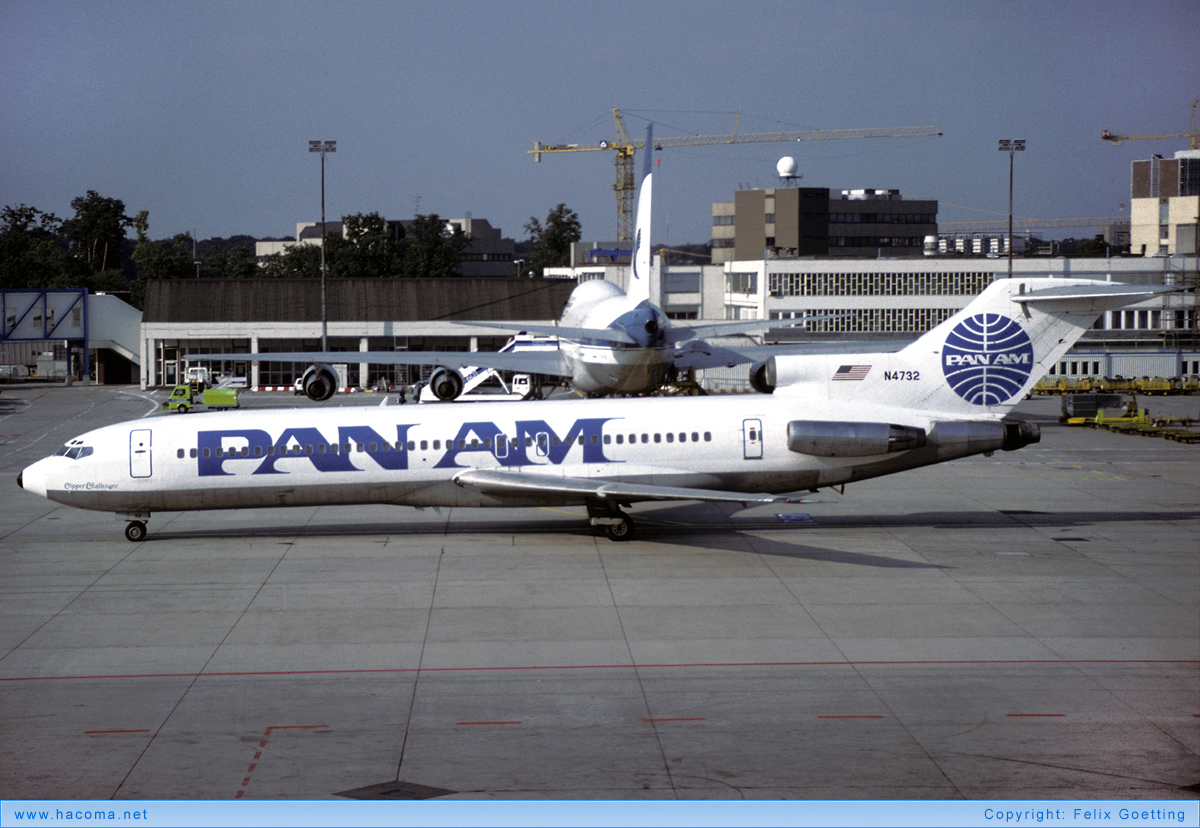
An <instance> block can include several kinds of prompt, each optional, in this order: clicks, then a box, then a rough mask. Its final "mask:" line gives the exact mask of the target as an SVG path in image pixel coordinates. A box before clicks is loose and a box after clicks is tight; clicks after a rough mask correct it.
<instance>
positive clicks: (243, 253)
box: [0, 190, 581, 308]
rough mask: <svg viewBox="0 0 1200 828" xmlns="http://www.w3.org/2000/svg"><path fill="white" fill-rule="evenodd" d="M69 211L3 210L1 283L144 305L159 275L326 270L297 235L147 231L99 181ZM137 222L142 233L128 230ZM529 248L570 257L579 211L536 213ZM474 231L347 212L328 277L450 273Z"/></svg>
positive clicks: (331, 236) (429, 219) (331, 242)
mask: <svg viewBox="0 0 1200 828" xmlns="http://www.w3.org/2000/svg"><path fill="white" fill-rule="evenodd" d="M71 208H72V209H73V210H74V211H75V215H74V217H72V218H68V219H62V218H59V217H58V216H56V215H55V214H53V213H47V212H43V211H42V210H39V209H37V208H36V207H30V206H28V205H25V204H20V205H17V206H15V207H14V206H7V207H4V208H3V210H0V289H21V288H68V287H69V288H81V287H82V288H88V289H89V290H91V291H92V292H96V291H107V292H111V293H121V294H128V298H129V301H130V303H131V304H132V305H134V306H135V307H138V308H140V307H142V303H143V298H144V296H145V292H146V284H147V283H148V282H150V281H151V280H155V279H196V278H201V279H204V278H211V279H248V278H268V279H299V278H316V277H319V276H320V275H321V248H320V247H319V246H317V245H314V244H293V245H291V246H289V247H287V248H286V249H285V250H284V251H283V252H282V253H275V254H272V255H269V256H266V257H264V260H263V261H262V262H261V263H260V262H259V261H258V259H257V257H256V255H255V239H254V238H253V237H251V236H233V237H231V238H228V239H224V238H212V239H206V240H204V241H197V240H196V239H194V238H192V236H191V235H190V234H187V233H180V234H177V235H175V236H174V237H173V238H171V239H159V240H152V239H150V237H149V227H150V215H149V212H148V211H146V210H142V211H141V212H139V213H137V214H135V215H133V216H129V215H128V214H127V213H126V208H125V203H124V202H123V201H121V200H120V199H116V198H108V197H105V196H101V195H100V194H99V193H97V192H96V191H95V190H89V191H88V192H87V195H84V196H80V197H79V198H76V199H73V200H72V201H71ZM130 229H132V230H133V231H134V232H135V238H134V239H130V238H129V237H128V235H127V232H128V231H129V230H130ZM525 230H526V232H528V233H529V234H530V238H529V240H528V241H527V242H525V243H523V244H522V245H520V246H521V247H522V248H524V250H525V251H527V252H526V253H525V255H526V258H527V259H528V261H529V269H530V270H532V271H533V272H535V273H538V274H540V273H541V269H542V268H544V267H555V266H561V265H565V264H568V263H569V259H570V245H571V242H575V241H579V239H580V238H581V228H580V224H579V219H578V216H576V215H575V213H574V211H573V210H570V209H569V208H567V207H566V205H564V204H559V205H558V206H557V207H555V208H554V209H553V210H551V211H550V213H549V214H548V215H547V217H546V221H545V223H544V224H543V223H542V222H540V221H538V219H537V218H536V217H531V218H530V220H529V222H528V223H527V224H526V225H525ZM470 242H471V239H470V237H469V236H468V235H467V234H465V233H463V231H462V229H461V228H458V227H452V226H450V225H449V224H448V223H447V222H446V221H445V220H444V219H442V218H440V217H439V216H438V215H437V214H436V213H434V214H429V215H419V216H417V217H416V218H414V219H413V220H412V221H408V222H404V223H401V222H394V221H393V222H389V221H386V220H385V219H384V218H383V217H381V216H380V215H379V214H378V213H355V214H352V215H348V216H344V217H343V219H342V232H331V233H328V234H327V235H326V237H325V266H326V270H327V274H328V276H329V277H330V278H350V277H354V278H447V277H455V276H458V275H460V269H459V266H460V263H461V261H462V258H463V255H464V251H465V250H466V249H467V246H468V245H469V244H470Z"/></svg>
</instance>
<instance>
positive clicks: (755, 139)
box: [529, 109, 942, 242]
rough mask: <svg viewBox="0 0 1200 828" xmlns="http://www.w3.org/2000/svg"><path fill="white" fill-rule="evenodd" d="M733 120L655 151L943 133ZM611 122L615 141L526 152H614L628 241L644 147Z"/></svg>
mask: <svg viewBox="0 0 1200 828" xmlns="http://www.w3.org/2000/svg"><path fill="white" fill-rule="evenodd" d="M740 117H741V115H740V113H739V115H738V118H737V119H735V120H734V125H733V132H732V133H731V134H729V135H681V136H676V137H668V138H655V139H654V147H653V148H654V149H656V150H658V149H665V148H669V147H701V146H717V145H720V144H758V143H767V142H787V141H833V140H841V139H847V138H924V137H930V136H939V135H941V134H942V131H941V130H940V129H938V128H937V127H933V126H919V127H892V128H883V129H806V130H799V131H794V132H750V133H743V134H741V135H739V134H738V131H737V121H738V120H740ZM613 123H614V125H615V128H616V140H615V141H601V142H600V143H598V144H543V143H542V142H541V141H534V142H533V149H531V150H529V153H530V154H531V155H532V156H533V160H534V161H535V162H538V161H541V160H542V154H543V153H552V152H615V153H616V154H617V155H616V158H615V159H614V164H615V168H616V172H615V176H614V181H613V191H614V192H615V193H616V196H617V240H618V241H622V242H627V241H630V240H631V239H632V237H633V233H632V231H633V197H634V193H635V190H636V186H635V184H634V181H633V156H634V153H635V152H636V151H637V150H638V149H640V148H643V147H645V146H646V141H645V140H644V139H631V138H630V137H629V133H628V132H626V131H625V122H624V120H623V119H622V118H621V110H619V109H614V110H613Z"/></svg>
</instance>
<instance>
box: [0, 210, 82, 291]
mask: <svg viewBox="0 0 1200 828" xmlns="http://www.w3.org/2000/svg"><path fill="white" fill-rule="evenodd" d="M61 227H62V221H61V220H60V219H59V218H58V216H56V215H54V214H53V213H44V212H42V211H41V210H39V209H37V208H36V207H29V206H27V205H25V204H21V205H18V206H16V207H11V206H10V207H5V208H4V209H3V210H2V211H0V288H5V289H9V290H14V289H19V288H50V287H80V286H83V285H86V284H87V279H88V276H89V275H90V274H89V273H88V269H87V267H86V265H85V264H84V263H83V262H81V261H80V260H78V259H76V258H75V257H73V256H72V255H71V254H70V253H69V252H68V251H67V248H66V244H65V243H64V242H63V241H62V239H61V235H60V234H61Z"/></svg>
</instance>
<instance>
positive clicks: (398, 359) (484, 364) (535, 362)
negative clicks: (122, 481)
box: [184, 350, 571, 377]
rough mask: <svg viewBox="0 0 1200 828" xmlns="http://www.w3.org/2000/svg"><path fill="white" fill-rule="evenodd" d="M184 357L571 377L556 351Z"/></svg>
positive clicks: (292, 352) (352, 352) (213, 355)
mask: <svg viewBox="0 0 1200 828" xmlns="http://www.w3.org/2000/svg"><path fill="white" fill-rule="evenodd" d="M184 359H194V360H198V359H236V360H258V361H259V362H307V363H309V364H316V363H322V364H325V365H332V364H336V363H342V362H345V363H350V364H353V363H358V362H370V363H374V364H376V365H444V366H446V367H447V368H466V367H471V368H495V369H497V370H499V371H520V372H522V373H527V374H549V375H550V376H555V377H569V376H571V370H570V368H569V367H568V366H567V365H566V364H565V362H564V361H563V359H562V356H561V352H560V351H557V350H546V351H526V352H523V353H499V352H496V351H272V352H270V353H264V354H187V355H185V356H184Z"/></svg>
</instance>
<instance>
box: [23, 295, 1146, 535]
mask: <svg viewBox="0 0 1200 828" xmlns="http://www.w3.org/2000/svg"><path fill="white" fill-rule="evenodd" d="M1160 290H1162V289H1161V288H1153V287H1143V286H1134V285H1114V284H1112V283H1104V282H1092V281H1088V280H1081V279H1020V280H1017V279H1014V280H1001V281H998V282H995V283H994V284H992V285H991V286H990V287H988V288H987V289H986V290H985V291H984V292H983V293H982V294H980V295H979V296H978V297H976V298H975V300H973V301H972V302H971V303H970V305H968V307H967V308H965V309H964V310H963V311H960V312H959V313H958V314H956V315H955V316H954V317H952V318H950V319H948V320H946V321H945V322H943V323H942V324H941V325H939V326H937V327H936V328H934V329H933V330H931V331H929V332H928V333H926V334H925V335H923V336H922V337H921V338H919V339H918V340H917V341H916V342H914V343H913V344H911V345H910V346H908V347H906V348H904V349H903V350H901V351H898V352H896V353H875V354H858V355H851V356H849V357H847V356H844V355H840V354H834V355H807V356H776V357H773V358H771V359H770V360H768V362H767V364H766V370H765V377H766V380H767V381H768V382H769V383H770V385H771V386H773V387H774V389H775V390H774V393H773V394H752V395H737V396H727V397H700V398H695V397H694V398H681V397H677V398H669V397H652V398H637V399H593V400H565V401H554V402H512V403H476V404H471V405H460V406H436V407H425V406H405V407H400V406H392V407H379V408H359V407H352V408H345V407H336V408H331V409H322V408H316V409H314V408H307V409H256V410H241V411H236V412H222V413H214V414H195V415H189V416H187V417H163V418H153V419H149V420H139V421H135V422H131V423H123V424H118V425H113V426H107V427H105V428H101V429H97V430H95V431H92V432H89V433H87V434H84V435H82V436H81V437H79V438H77V439H75V440H72V441H71V442H70V443H68V444H67V445H65V446H63V448H62V449H60V450H59V452H58V453H57V454H56V455H54V456H52V457H48V458H46V459H44V460H40V461H38V462H37V463H34V464H33V465H31V466H30V467H28V468H27V469H25V470H24V471H23V472H22V474H21V475H20V477H19V479H18V482H19V483H20V484H21V485H22V486H23V487H24V488H25V489H26V490H27V491H29V492H33V493H36V494H38V495H41V496H43V497H47V498H49V499H51V500H54V501H57V502H60V503H65V504H68V505H71V506H77V507H80V508H85V509H96V510H102V511H112V512H117V513H124V514H127V515H129V516H131V522H130V523H129V528H127V532H126V534H127V535H128V536H130V538H131V539H133V540H140V539H141V538H142V537H144V534H145V524H144V523H143V521H144V519H145V517H147V516H148V515H149V513H150V512H153V511H163V510H171V511H174V510H187V509H232V508H249V507H265V506H286V505H311V504H352V503H395V504H406V505H412V506H534V505H569V504H582V505H586V506H587V507H588V511H589V514H590V515H591V516H592V520H593V523H596V524H600V525H604V526H605V527H606V528H607V530H608V531H609V535H610V536H611V537H614V538H618V539H619V538H623V537H627V536H628V532H629V528H630V526H631V523H630V522H629V520H628V516H627V515H625V514H624V513H623V512H621V510H620V507H622V506H626V505H628V504H631V503H635V502H638V501H646V500H712V501H727V502H736V503H770V502H774V501H777V500H780V499H783V498H782V496H785V495H787V494H788V493H792V492H798V491H803V490H806V489H815V488H818V487H822V486H834V485H839V484H843V483H847V482H852V481H856V480H863V479H867V478H871V477H877V476H880V475H885V474H891V473H893V472H898V471H903V470H905V469H911V468H917V467H920V466H925V465H929V464H932V463H939V462H942V461H945V460H952V459H955V458H958V457H965V456H969V455H974V454H981V453H990V452H992V451H995V450H997V449H1014V448H1020V447H1021V446H1023V445H1027V444H1028V443H1030V442H1034V441H1036V440H1037V439H1038V432H1037V428H1036V426H1032V425H1028V424H1025V423H1021V422H1019V421H1016V420H1010V419H1008V418H1007V417H1006V415H1007V414H1008V413H1009V412H1010V411H1011V409H1012V407H1013V406H1014V405H1015V404H1016V403H1017V402H1018V401H1020V400H1021V399H1022V398H1023V397H1024V395H1025V394H1026V393H1028V391H1029V389H1030V388H1031V387H1032V385H1033V383H1034V382H1036V381H1037V379H1039V378H1040V377H1041V376H1042V375H1043V374H1044V373H1045V372H1046V370H1047V369H1048V367H1049V366H1050V365H1052V364H1055V363H1056V362H1057V361H1058V359H1059V358H1060V357H1061V356H1062V355H1063V353H1065V352H1066V350H1067V349H1068V348H1070V347H1071V345H1072V344H1073V343H1074V342H1075V341H1076V340H1077V339H1078V337H1079V336H1080V335H1081V334H1082V333H1083V332H1084V331H1085V330H1087V328H1088V327H1090V325H1091V324H1092V322H1093V321H1094V319H1095V317H1096V316H1097V315H1098V314H1099V313H1100V312H1101V311H1103V310H1104V309H1106V308H1110V307H1120V306H1122V305H1126V304H1129V303H1131V302H1137V301H1140V300H1142V299H1145V298H1148V297H1149V296H1151V295H1153V294H1154V293H1156V292H1158V291H1160ZM992 334H1001V335H1000V336H992ZM951 356H953V357H954V358H953V359H951ZM845 380H851V381H845Z"/></svg>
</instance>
